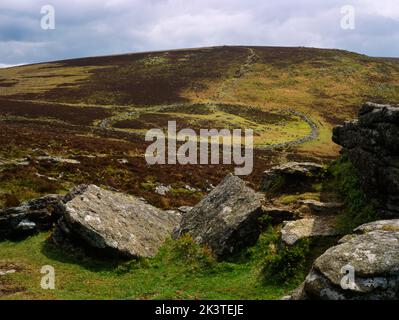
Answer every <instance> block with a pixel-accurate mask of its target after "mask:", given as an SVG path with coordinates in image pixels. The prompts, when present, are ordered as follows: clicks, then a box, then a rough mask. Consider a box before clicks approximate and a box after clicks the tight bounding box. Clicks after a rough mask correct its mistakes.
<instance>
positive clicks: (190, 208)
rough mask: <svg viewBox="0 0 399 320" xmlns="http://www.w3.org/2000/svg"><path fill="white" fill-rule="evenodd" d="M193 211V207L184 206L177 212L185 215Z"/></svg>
mask: <svg viewBox="0 0 399 320" xmlns="http://www.w3.org/2000/svg"><path fill="white" fill-rule="evenodd" d="M192 209H193V207H189V206H182V207H179V208H178V209H177V210H178V211H180V212H181V213H183V214H184V213H188V212H190V211H191V210H192Z"/></svg>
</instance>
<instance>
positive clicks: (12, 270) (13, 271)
mask: <svg viewBox="0 0 399 320" xmlns="http://www.w3.org/2000/svg"><path fill="white" fill-rule="evenodd" d="M16 272H17V270H15V269H11V270H0V276H6V275H8V274H13V273H16Z"/></svg>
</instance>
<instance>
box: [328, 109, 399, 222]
mask: <svg viewBox="0 0 399 320" xmlns="http://www.w3.org/2000/svg"><path fill="white" fill-rule="evenodd" d="M333 141H334V142H335V143H337V144H339V145H341V146H342V147H343V149H344V152H345V153H346V154H348V156H349V159H350V161H351V162H352V164H353V166H354V167H355V168H356V170H357V172H358V173H359V177H360V184H361V187H362V189H363V190H364V192H365V193H366V195H367V196H368V197H369V198H370V199H371V200H373V201H374V202H375V204H376V207H377V209H378V210H379V212H380V213H381V215H382V216H383V217H384V218H387V219H392V218H398V217H399V196H398V194H399V107H397V106H391V105H378V104H374V103H366V104H365V105H363V107H362V108H361V110H360V112H359V116H358V120H355V121H350V122H346V123H345V124H344V125H343V126H338V127H336V128H334V130H333Z"/></svg>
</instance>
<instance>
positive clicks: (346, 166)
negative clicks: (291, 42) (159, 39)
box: [0, 47, 399, 300]
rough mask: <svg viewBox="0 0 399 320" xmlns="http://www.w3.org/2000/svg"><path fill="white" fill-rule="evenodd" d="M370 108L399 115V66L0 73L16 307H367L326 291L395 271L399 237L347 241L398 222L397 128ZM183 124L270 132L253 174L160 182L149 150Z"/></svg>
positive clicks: (279, 62)
mask: <svg viewBox="0 0 399 320" xmlns="http://www.w3.org/2000/svg"><path fill="white" fill-rule="evenodd" d="M369 100H372V101H374V102H385V103H389V102H393V103H395V102H397V101H399V63H398V61H397V60H396V59H393V58H371V57H367V56H364V55H359V54H356V53H351V52H345V51H339V50H321V49H310V48H276V47H215V48H202V49H185V50H176V51H168V52H153V53H138V54H127V55H119V56H109V57H94V58H83V59H75V60H68V61H58V62H49V63H42V64H35V65H27V66H20V67H15V68H9V69H0V299H178V300H180V299H234V300H236V299H244V300H245V299H281V297H282V296H284V295H287V294H290V296H289V297H288V298H290V299H304V298H315V299H319V298H324V294H325V288H334V290H337V292H335V291H333V290H329V291H328V292H332V293H333V295H332V298H336V297H338V296H339V295H341V294H342V295H343V296H344V295H345V294H348V295H351V297H355V298H356V297H360V298H362V296H361V294H360V295H359V296H357V294H359V292H355V293H353V292H349V293H348V292H347V291H345V292H343V293H342V292H341V291H340V289H337V288H338V287H337V286H335V284H336V283H330V282H328V281H330V280H328V279H327V278H328V277H326V276H325V275H328V272H329V266H330V265H334V263H337V261H338V262H340V261H344V260H345V259H347V260H348V259H349V260H348V261H347V262H348V263H349V264H353V265H356V266H357V265H360V267H362V266H363V267H364V269H360V272H359V274H360V275H361V276H365V277H366V276H370V277H371V278H369V279H374V277H375V276H376V275H378V277H379V278H375V279H381V278H380V276H381V273H379V270H383V274H384V275H385V276H386V279H388V280H386V281H391V280H389V279H391V278H389V277H390V275H391V273H392V274H393V273H394V272H396V271H395V270H396V269H395V268H394V267H395V266H396V265H397V259H396V257H398V249H397V246H395V245H392V243H394V241H397V239H398V236H399V235H398V232H397V230H398V229H397V225H398V221H397V220H394V221H393V222H392V223H391V222H386V221H378V222H375V223H374V224H372V225H371V226H370V225H369V224H366V225H363V227H361V228H365V229H367V230H369V229H370V230H371V231H373V230H374V229H376V230H377V231H375V230H374V231H373V232H370V234H368V233H367V232H368V231H367V232H365V234H362V235H359V234H358V233H357V234H355V235H351V236H349V233H351V232H352V230H353V229H354V228H355V227H358V226H360V225H361V224H363V223H367V222H370V221H375V220H377V219H382V218H386V217H392V216H395V217H397V214H398V212H399V206H398V204H397V201H398V200H397V188H398V186H397V180H398V179H397V175H398V169H397V163H398V160H397V147H396V146H397V145H398V143H397V137H398V132H399V131H398V122H399V121H398V119H399V118H398V114H399V113H398V111H397V107H395V106H394V105H392V106H388V105H378V104H373V103H369V104H365V105H363V102H365V101H369ZM362 105H363V106H362ZM360 108H361V110H360V112H359V109H360ZM387 110H388V111H389V112H388V111H387ZM357 114H358V117H359V119H360V121H358V122H353V123H352V122H351V123H347V124H345V125H344V126H338V127H337V125H339V124H342V123H343V122H344V121H345V120H349V119H352V118H355V117H356V116H357ZM169 120H176V121H177V127H178V129H181V128H192V129H194V130H195V131H198V130H199V129H201V128H216V129H222V128H228V129H234V128H252V129H254V132H255V138H254V144H255V154H254V157H255V159H254V170H253V173H252V174H251V175H249V176H246V177H243V179H244V180H245V181H243V180H241V179H240V178H238V177H236V176H233V175H230V174H229V173H231V172H232V171H233V169H234V166H233V165H184V166H183V165H155V166H149V165H148V164H147V163H146V161H145V158H144V153H145V150H146V147H147V146H148V143H147V142H145V139H144V134H145V132H146V131H147V130H148V129H151V128H163V129H164V128H166V127H167V124H168V121H169ZM333 128H335V129H334V141H335V142H336V143H338V144H334V143H333V140H332V135H333ZM375 137H377V138H378V139H377V138H375ZM340 146H342V147H343V148H344V150H345V152H346V153H345V155H344V156H343V157H341V158H340V159H337V158H338V155H339V151H340ZM331 160H335V161H331ZM359 173H360V175H359ZM82 184H83V185H82ZM86 184H87V185H86ZM78 185H80V186H78ZM77 186H78V187H77ZM376 190H379V192H375V191H376ZM42 196H44V197H42ZM373 197H377V199H374V200H373V201H371V200H370V199H372V198H373ZM26 200H29V201H26ZM23 201H26V202H23ZM21 202H22V203H21ZM376 208H377V209H376ZM382 213H385V215H382ZM378 229H381V230H380V231H378ZM343 235H348V237H345V239H347V241H346V242H345V243H342V242H340V243H338V240H339V239H340V238H341V237H342V236H343ZM332 246H334V247H332ZM327 248H332V249H334V248H335V249H334V250H333V251H331V250H329V251H327V252H326V253H324V254H323V252H325V250H326V249H327ZM342 248H344V249H342ZM341 249H342V250H341ZM359 250H360V251H359ZM370 250H374V251H372V253H370V252H371V251H370ZM359 252H364V254H365V255H366V257H367V258H369V256H373V257H374V256H375V257H377V258H375V259H374V258H373V260H374V262H376V263H375V264H374V265H373V268H372V269H370V268H369V265H367V264H364V265H363V264H362V261H363V260H364V259H363V260H362V255H361V254H359ZM352 253H355V254H353V255H351V254H352ZM387 254H389V257H388V258H385V257H387ZM348 257H349V258H348ZM394 259H396V260H394ZM325 261H327V263H324V262H325ZM345 261H346V260H345ZM364 261H366V260H364ZM386 261H391V264H387V263H386ZM44 265H50V266H52V267H54V268H55V270H56V285H55V290H42V289H41V287H39V285H38V284H39V283H40V280H41V279H42V278H41V277H42V274H41V273H40V270H41V268H42V267H43V266H44ZM392 266H393V267H392ZM339 267H341V266H339ZM381 268H383V269H381ZM336 270H340V268H336ZM308 272H310V274H311V275H313V276H314V275H316V276H317V278H318V279H321V281H324V282H323V283H324V284H325V285H324V286H317V285H316V287H315V285H314V283H312V281H311V279H313V278H314V277H313V276H312V277H308V278H307V280H306V281H305V282H303V281H304V279H305V277H306V274H307V273H308ZM392 277H395V278H392V279H394V281H396V282H395V283H396V288H397V283H398V281H397V274H396V273H395V274H393V276H392ZM309 279H310V280H309ZM369 279H366V278H365V280H364V281H366V282H367V281H369ZM362 281H363V280H362ZM378 281H380V280H377V282H378ZM383 281H385V278H384V280H383ZM383 281H382V282H383ZM301 282H303V284H302V285H301V286H300V287H299V288H298V289H297V290H295V291H294V292H293V293H292V294H291V291H292V290H293V289H294V288H296V287H297V286H298V285H299V284H300V283H301ZM366 282H365V283H366ZM367 283H368V282H367ZM377 287H378V286H376V288H377ZM377 289H378V288H377ZM395 290H396V291H395V292H391V291H392V290H391V291H390V290H385V291H384V290H382V292H379V291H378V290H375V291H373V292H371V293H370V290H369V289H367V290H365V292H366V294H369V295H370V296H372V297H379V298H381V297H382V298H386V297H388V298H391V297H392V296H395V295H397V292H398V291H397V289H395ZM363 297H364V296H363ZM286 298H287V297H286ZM327 298H331V297H327Z"/></svg>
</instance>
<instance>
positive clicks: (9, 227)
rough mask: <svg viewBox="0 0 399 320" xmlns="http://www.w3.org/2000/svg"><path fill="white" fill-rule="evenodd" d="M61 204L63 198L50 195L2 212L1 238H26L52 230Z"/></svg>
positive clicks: (0, 218) (0, 222)
mask: <svg viewBox="0 0 399 320" xmlns="http://www.w3.org/2000/svg"><path fill="white" fill-rule="evenodd" d="M61 203H62V197H61V196H59V195H48V196H45V197H41V198H37V199H33V200H29V201H26V202H24V203H22V204H21V205H20V206H18V207H15V208H8V209H6V210H3V211H1V212H0V237H3V238H7V237H15V236H25V235H28V234H31V233H33V232H37V231H46V230H50V229H51V228H52V227H53V225H54V222H55V221H56V219H57V216H56V212H57V210H58V208H59V206H60V205H61Z"/></svg>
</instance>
